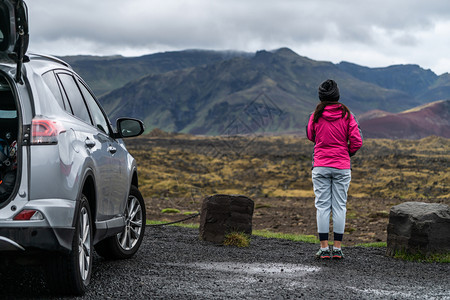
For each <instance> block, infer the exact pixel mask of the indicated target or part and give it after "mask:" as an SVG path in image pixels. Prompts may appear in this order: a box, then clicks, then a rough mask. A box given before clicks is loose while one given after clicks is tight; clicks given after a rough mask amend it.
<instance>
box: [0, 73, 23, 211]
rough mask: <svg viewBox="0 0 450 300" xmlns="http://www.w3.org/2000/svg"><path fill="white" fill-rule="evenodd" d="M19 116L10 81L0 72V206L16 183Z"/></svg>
mask: <svg viewBox="0 0 450 300" xmlns="http://www.w3.org/2000/svg"><path fill="white" fill-rule="evenodd" d="M18 129H19V116H18V109H17V101H16V99H15V97H14V94H13V92H12V89H11V86H10V83H9V82H8V81H7V80H6V78H5V77H4V76H3V75H2V74H1V73H0V207H2V206H4V205H5V204H6V203H9V200H10V199H12V198H13V197H12V196H13V195H12V194H13V192H14V190H15V186H16V183H17V153H18V151H17V138H18Z"/></svg>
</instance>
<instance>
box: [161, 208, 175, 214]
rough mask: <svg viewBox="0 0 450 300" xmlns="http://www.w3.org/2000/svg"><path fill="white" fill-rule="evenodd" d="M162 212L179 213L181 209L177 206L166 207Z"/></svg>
mask: <svg viewBox="0 0 450 300" xmlns="http://www.w3.org/2000/svg"><path fill="white" fill-rule="evenodd" d="M161 213H163V214H179V213H180V210H179V209H176V208H164V209H161Z"/></svg>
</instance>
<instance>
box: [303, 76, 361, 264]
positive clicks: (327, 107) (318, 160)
mask: <svg viewBox="0 0 450 300" xmlns="http://www.w3.org/2000/svg"><path fill="white" fill-rule="evenodd" d="M339 97H340V95H339V88H338V86H337V84H336V82H335V81H334V80H331V79H328V80H326V81H324V82H322V84H321V85H320V86H319V99H320V103H319V104H318V105H317V107H316V110H315V111H314V112H313V113H312V114H311V117H310V118H309V121H308V126H307V128H306V134H307V137H308V139H309V140H311V141H312V142H314V144H315V145H314V156H313V162H312V167H313V170H312V181H313V186H314V194H315V195H316V199H315V205H316V209H317V229H318V232H319V239H320V250H319V251H318V252H317V254H316V256H317V258H320V259H329V258H336V259H340V258H343V257H344V255H343V253H342V249H341V242H342V238H343V235H344V229H345V214H346V212H347V208H346V204H347V191H348V188H349V185H350V180H351V165H350V156H352V155H354V154H355V153H356V151H358V150H359V149H360V148H361V146H362V134H361V130H360V128H359V124H358V123H357V121H356V118H355V116H354V115H353V114H352V113H351V112H350V110H349V109H348V108H347V106H345V105H344V104H342V103H339V102H338V101H339ZM331 212H333V231H334V247H333V251H332V252H331V251H330V248H329V247H328V232H329V229H330V213H331Z"/></svg>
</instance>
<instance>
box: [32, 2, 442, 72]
mask: <svg viewBox="0 0 450 300" xmlns="http://www.w3.org/2000/svg"><path fill="white" fill-rule="evenodd" d="M26 2H27V4H28V8H29V22H30V47H29V50H30V51H34V52H43V53H47V54H54V55H77V54H90V55H113V54H121V55H124V56H139V55H143V54H150V53H156V52H164V51H176V50H185V49H211V50H240V51H248V52H255V51H257V50H262V49H264V50H274V49H278V48H281V47H288V48H291V49H292V50H293V51H295V52H296V53H298V54H299V55H302V56H307V57H309V58H311V59H314V60H325V61H331V62H334V63H338V62H340V61H349V62H353V63H356V64H359V65H363V66H368V67H385V66H389V65H394V64H418V65H420V66H421V67H422V68H425V69H431V70H432V71H434V72H435V73H436V74H438V75H441V74H442V73H446V72H450V1H447V0H376V1H372V0H370V1H368V0H345V1H339V0H335V1H332V0H157V1H155V0H125V1H123V0H122V1H119V0H76V1H73V0H71V1H69V0H58V1H57V0H28V1H27V0H26Z"/></svg>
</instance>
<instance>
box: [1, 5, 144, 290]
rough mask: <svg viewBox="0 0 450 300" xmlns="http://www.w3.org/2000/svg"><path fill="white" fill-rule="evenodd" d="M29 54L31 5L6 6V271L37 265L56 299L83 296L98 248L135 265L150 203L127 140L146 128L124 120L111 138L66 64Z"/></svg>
mask: <svg viewBox="0 0 450 300" xmlns="http://www.w3.org/2000/svg"><path fill="white" fill-rule="evenodd" d="M27 45H28V24H27V9H26V6H25V4H24V3H23V1H22V0H0V267H4V266H5V265H6V266H11V265H14V264H15V263H17V262H21V263H23V262H25V261H26V262H34V261H35V260H36V259H34V258H38V259H39V261H41V262H42V261H43V262H45V269H46V270H47V273H48V278H49V280H48V283H49V285H51V286H52V287H53V288H54V289H55V290H57V291H58V292H62V293H70V294H83V293H84V292H85V290H86V287H87V285H88V284H89V281H90V277H91V270H92V257H93V250H94V248H95V250H96V251H97V253H98V254H100V255H101V256H103V257H106V258H129V257H131V256H132V255H134V254H135V253H136V251H137V250H138V248H139V246H140V244H141V241H142V238H143V235H144V230H145V219H146V218H145V216H146V215H145V204H144V200H143V198H142V195H141V194H140V192H139V190H138V176H137V168H136V162H135V160H134V158H133V157H132V156H131V155H130V154H129V153H128V151H127V149H126V148H125V145H124V143H123V141H122V138H125V137H133V136H138V135H140V134H141V133H142V132H143V131H144V127H143V124H142V122H141V121H139V120H135V119H130V118H120V119H118V120H117V124H116V128H117V131H116V130H114V129H113V127H112V126H111V123H110V121H109V120H108V118H107V116H106V114H105V112H104V111H103V109H102V108H101V106H100V105H99V104H98V102H97V100H96V98H95V96H94V95H93V93H92V92H91V90H90V89H89V87H88V86H87V84H86V83H85V82H84V81H83V80H82V79H81V78H80V76H78V75H77V74H76V73H75V72H74V71H73V70H72V69H71V68H70V66H69V65H68V64H66V63H65V62H63V61H61V60H59V59H56V58H54V57H49V56H43V55H36V54H30V53H26V49H27ZM48 254H50V255H48ZM25 258H26V259H25Z"/></svg>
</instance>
